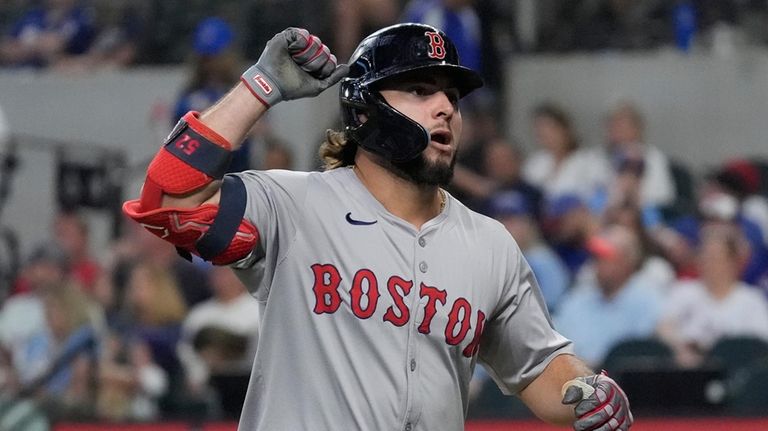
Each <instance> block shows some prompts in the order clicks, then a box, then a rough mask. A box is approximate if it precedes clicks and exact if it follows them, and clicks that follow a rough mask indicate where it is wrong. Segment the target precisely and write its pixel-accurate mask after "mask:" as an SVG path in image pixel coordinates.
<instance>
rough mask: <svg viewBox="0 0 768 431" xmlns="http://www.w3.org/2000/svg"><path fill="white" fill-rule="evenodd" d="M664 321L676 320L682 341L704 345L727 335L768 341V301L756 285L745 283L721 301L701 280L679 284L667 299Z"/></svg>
mask: <svg viewBox="0 0 768 431" xmlns="http://www.w3.org/2000/svg"><path fill="white" fill-rule="evenodd" d="M661 320H662V321H663V322H670V321H671V322H674V324H675V325H676V327H677V337H678V338H679V340H680V341H683V342H686V343H695V344H697V345H699V346H700V347H703V348H709V347H712V345H714V344H715V342H717V340H718V339H720V338H722V337H726V336H755V337H759V338H762V339H764V340H766V341H768V301H766V299H765V297H763V296H762V294H761V293H760V292H759V291H758V290H757V289H756V288H753V287H751V286H749V285H747V284H745V283H741V282H739V283H738V286H737V287H736V288H735V289H734V290H733V291H731V293H729V294H728V296H727V297H725V298H723V299H719V300H718V299H717V298H714V297H713V296H712V295H710V293H709V291H708V290H707V289H706V288H705V287H704V285H703V284H702V283H701V282H699V281H686V282H682V283H679V284H678V285H676V286H673V287H672V290H671V291H670V294H669V296H668V298H667V300H666V301H665V304H664V308H663V309H662V318H661Z"/></svg>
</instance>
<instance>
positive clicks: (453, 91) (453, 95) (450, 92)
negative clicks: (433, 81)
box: [445, 88, 461, 105]
mask: <svg viewBox="0 0 768 431" xmlns="http://www.w3.org/2000/svg"><path fill="white" fill-rule="evenodd" d="M445 95H446V96H448V100H450V101H451V103H452V104H453V105H458V104H459V99H460V98H461V96H460V95H459V90H458V89H457V88H446V89H445Z"/></svg>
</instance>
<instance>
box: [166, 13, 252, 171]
mask: <svg viewBox="0 0 768 431" xmlns="http://www.w3.org/2000/svg"><path fill="white" fill-rule="evenodd" d="M234 38H235V34H234V32H233V30H232V28H231V27H230V25H229V24H227V23H226V22H225V21H224V20H222V19H220V18H216V17H212V18H206V19H204V20H202V21H201V22H200V23H199V24H198V26H197V28H196V29H195V34H194V40H193V44H192V45H193V48H194V52H195V55H196V57H195V59H194V65H193V74H192V76H191V78H190V82H189V84H188V85H187V87H186V88H185V89H184V91H183V92H182V93H181V95H180V96H179V99H178V101H177V102H176V106H175V109H174V114H175V115H174V120H177V119H179V118H181V117H182V116H184V114H186V113H187V112H189V111H198V112H202V111H204V110H206V109H208V108H209V107H210V106H212V105H213V104H214V103H215V102H216V101H217V100H219V99H220V98H221V97H222V96H224V94H226V92H227V91H229V89H230V88H232V85H234V84H235V83H236V82H237V80H238V79H239V78H240V64H239V59H238V58H237V56H235V55H234V51H233V50H232V48H233V44H234ZM250 148H251V145H250V141H248V140H246V141H245V142H244V143H243V145H242V146H241V147H240V148H238V149H237V150H236V151H234V152H233V154H232V162H231V163H230V165H229V170H228V172H240V171H244V170H247V169H249V168H250V158H251V152H250V151H251V150H250Z"/></svg>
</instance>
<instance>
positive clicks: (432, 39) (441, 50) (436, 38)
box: [424, 31, 445, 60]
mask: <svg viewBox="0 0 768 431" xmlns="http://www.w3.org/2000/svg"><path fill="white" fill-rule="evenodd" d="M424 34H425V35H427V37H429V51H428V52H427V57H429V58H435V59H437V60H442V59H444V58H445V41H444V40H443V37H442V36H440V33H437V32H434V31H428V32H426V33H424Z"/></svg>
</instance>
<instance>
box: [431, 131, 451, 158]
mask: <svg viewBox="0 0 768 431" xmlns="http://www.w3.org/2000/svg"><path fill="white" fill-rule="evenodd" d="M429 140H430V144H431V145H433V146H434V147H436V148H437V149H438V150H440V151H446V152H448V151H451V142H452V141H453V134H451V132H450V131H449V130H448V129H437V130H433V131H432V133H430V134H429Z"/></svg>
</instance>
